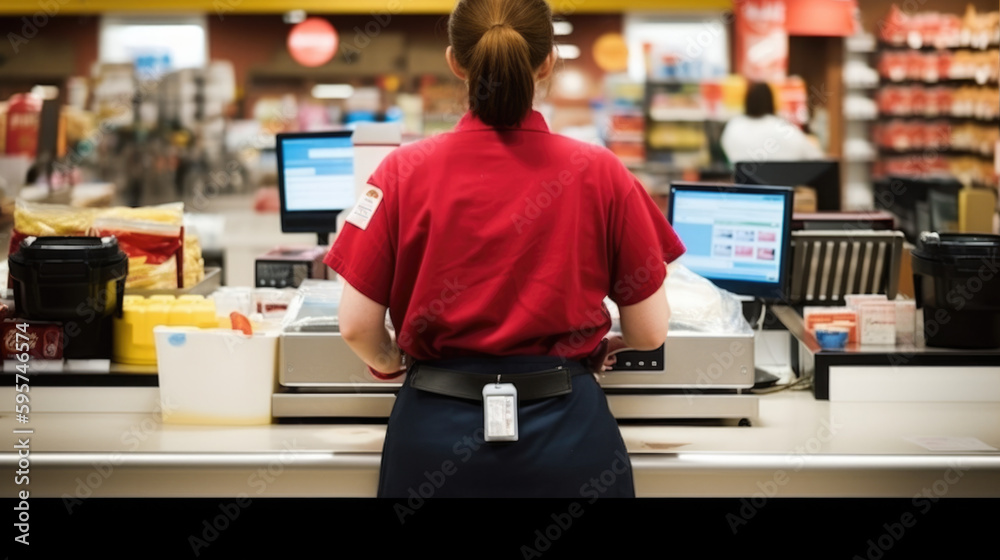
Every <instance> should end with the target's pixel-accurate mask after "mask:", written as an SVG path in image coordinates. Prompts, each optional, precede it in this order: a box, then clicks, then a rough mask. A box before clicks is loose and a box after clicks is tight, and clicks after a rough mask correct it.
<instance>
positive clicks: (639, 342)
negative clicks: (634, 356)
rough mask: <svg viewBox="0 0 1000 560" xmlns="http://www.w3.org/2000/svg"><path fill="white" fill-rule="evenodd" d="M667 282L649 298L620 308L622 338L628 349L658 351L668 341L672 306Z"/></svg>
mask: <svg viewBox="0 0 1000 560" xmlns="http://www.w3.org/2000/svg"><path fill="white" fill-rule="evenodd" d="M665 286H666V281H664V283H663V284H661V285H660V288H659V289H658V290H656V292H655V293H654V294H653V295H651V296H649V297H648V298H646V299H644V300H642V301H640V302H639V303H636V304H633V305H625V306H620V307H619V308H618V314H619V316H620V317H621V327H622V338H623V339H624V343H625V346H626V347H627V348H633V349H635V350H656V349H657V348H659V347H660V346H661V345H662V344H663V343H664V342H666V340H667V324H668V323H669V322H670V306H669V305H668V304H667V295H666V289H665Z"/></svg>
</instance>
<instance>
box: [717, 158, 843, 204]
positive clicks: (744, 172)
mask: <svg viewBox="0 0 1000 560" xmlns="http://www.w3.org/2000/svg"><path fill="white" fill-rule="evenodd" d="M735 171H736V173H735V178H734V182H735V183H737V184H741V185H783V186H788V187H798V186H806V187H811V188H812V189H814V190H815V191H816V210H817V211H819V212H838V211H840V162H839V161H837V160H812V161H808V160H807V161H738V162H736V165H735Z"/></svg>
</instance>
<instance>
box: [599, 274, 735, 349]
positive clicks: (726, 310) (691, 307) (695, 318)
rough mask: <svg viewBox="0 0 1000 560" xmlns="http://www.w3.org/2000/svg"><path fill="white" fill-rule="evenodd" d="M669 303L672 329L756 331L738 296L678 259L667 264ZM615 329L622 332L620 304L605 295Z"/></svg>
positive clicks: (708, 331) (730, 332)
mask: <svg viewBox="0 0 1000 560" xmlns="http://www.w3.org/2000/svg"><path fill="white" fill-rule="evenodd" d="M665 291H666V294H667V303H669V305H670V324H669V327H668V328H669V329H670V330H679V331H695V332H705V333H713V334H752V333H753V329H752V328H751V327H750V324H749V323H747V320H746V318H744V317H743V305H742V304H741V303H740V301H739V300H738V299H736V296H734V295H733V294H732V293H730V292H727V291H726V290H723V289H721V288H719V287H717V286H716V285H715V284H713V283H712V282H711V281H710V280H708V279H706V278H704V277H702V276H700V275H698V274H697V273H695V272H693V271H692V270H691V269H689V268H687V267H685V266H684V265H682V264H680V263H679V262H677V261H674V262H673V263H671V264H669V265H668V266H667V282H666V290H665ZM604 303H605V305H606V306H607V307H608V311H609V312H610V314H611V319H612V327H611V330H612V331H614V332H618V333H620V332H621V322H620V315H619V312H618V307H617V306H616V305H615V304H614V302H612V301H611V300H610V299H607V298H605V300H604Z"/></svg>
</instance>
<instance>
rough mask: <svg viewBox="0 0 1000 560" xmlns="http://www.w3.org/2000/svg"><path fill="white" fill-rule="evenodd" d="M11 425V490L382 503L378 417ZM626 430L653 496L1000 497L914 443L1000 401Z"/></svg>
mask: <svg viewBox="0 0 1000 560" xmlns="http://www.w3.org/2000/svg"><path fill="white" fill-rule="evenodd" d="M131 390H133V391H155V390H156V389H155V388H132V389H131ZM0 428H2V429H0V432H2V433H3V434H4V436H3V438H4V440H3V452H2V453H0V462H2V463H3V468H5V469H8V472H15V471H16V470H17V469H18V461H19V460H20V459H21V457H19V456H18V454H17V453H18V448H16V447H15V446H16V445H18V441H19V438H20V439H23V438H29V440H30V441H29V442H27V443H28V460H29V462H30V482H29V483H28V485H21V486H15V477H13V476H7V477H4V483H3V495H4V496H13V495H14V494H15V492H16V491H17V490H20V489H25V488H27V489H30V491H31V495H32V496H33V497H55V498H64V499H65V498H67V497H74V496H75V497H77V498H79V499H85V498H87V497H91V496H95V497H239V496H241V495H248V496H251V497H254V496H268V497H370V496H374V495H375V489H376V484H377V481H378V469H379V461H380V449H381V446H382V440H383V437H384V434H385V425H384V424H379V423H372V424H332V423H329V424H318V423H298V424H272V425H267V426H249V427H223V426H181V425H166V424H163V423H161V422H160V418H159V414H158V413H156V412H129V413H108V412H77V413H54V412H34V413H32V415H31V417H30V422H29V423H28V424H20V423H17V422H16V421H15V418H14V416H13V415H12V414H11V413H10V412H3V413H0ZM25 429H27V430H32V433H30V434H24V433H21V434H16V433H14V430H25ZM621 430H622V434H623V436H624V438H625V441H626V445H627V447H628V449H629V453H630V456H631V459H632V463H633V468H634V471H635V480H636V493H637V495H638V496H640V497H739V496H753V495H761V494H763V495H766V496H768V497H771V496H780V497H868V496H871V497H898V498H914V499H916V497H919V496H920V495H921V494H923V495H925V496H943V495H948V496H964V497H1000V451H996V450H992V451H931V450H928V449H926V448H925V447H922V446H921V445H918V444H917V443H914V442H912V441H909V440H908V439H907V438H913V437H931V436H934V437H941V438H948V437H953V438H975V439H977V440H979V441H980V442H982V443H984V444H986V445H987V446H990V447H993V448H1000V404H997V403H969V402H965V403H900V402H885V403H871V402H858V403H842V402H833V403H831V402H828V401H819V400H816V399H815V398H814V397H813V395H812V394H811V393H810V392H808V391H783V392H778V393H774V394H770V395H763V396H761V397H760V415H759V417H758V418H757V420H756V421H755V422H754V425H753V426H752V427H738V426H735V425H725V424H722V423H709V422H705V423H698V424H690V423H688V424H683V423H677V422H669V423H668V422H661V423H658V424H655V425H653V424H635V423H632V422H629V423H623V424H622V426H621ZM21 449H22V450H23V449H24V448H23V447H22V448H21Z"/></svg>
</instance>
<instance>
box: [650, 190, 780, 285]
mask: <svg viewBox="0 0 1000 560" xmlns="http://www.w3.org/2000/svg"><path fill="white" fill-rule="evenodd" d="M793 192H794V190H793V189H792V188H791V187H780V186H750V185H718V184H707V183H680V182H675V183H673V184H671V185H670V210H669V216H668V218H669V221H670V223H671V224H672V225H673V228H674V231H676V232H677V235H678V236H679V237H680V238H681V241H683V242H684V246H685V247H686V248H687V252H685V253H684V256H682V257H681V263H682V264H683V265H684V266H686V267H687V268H689V269H691V270H693V271H694V272H696V273H698V274H699V275H701V276H703V277H705V278H707V279H709V280H711V281H712V282H713V283H714V284H715V285H716V286H718V287H720V288H723V289H725V290H728V291H730V292H733V293H734V294H739V295H743V296H748V297H758V298H762V299H766V300H781V299H783V298H784V297H785V292H786V288H787V285H788V263H789V260H790V254H791V251H790V244H791V242H790V238H791V222H792V194H793Z"/></svg>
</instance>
